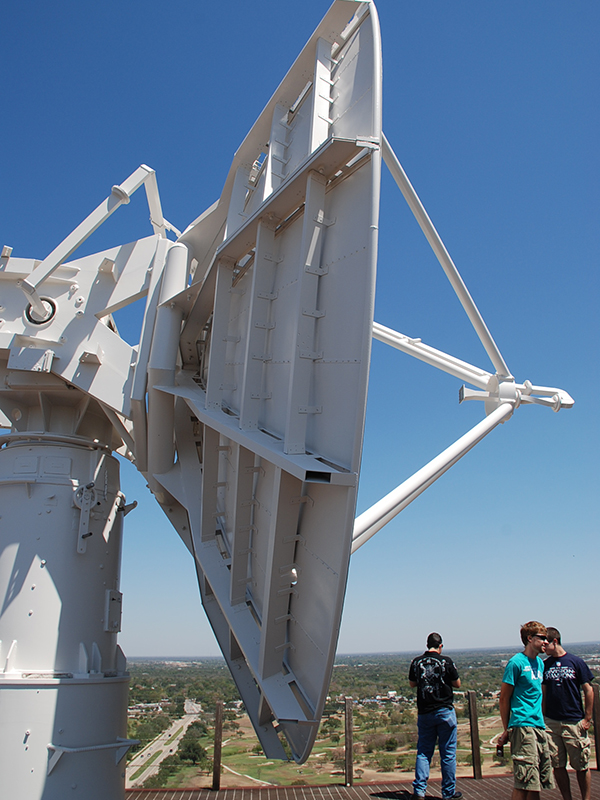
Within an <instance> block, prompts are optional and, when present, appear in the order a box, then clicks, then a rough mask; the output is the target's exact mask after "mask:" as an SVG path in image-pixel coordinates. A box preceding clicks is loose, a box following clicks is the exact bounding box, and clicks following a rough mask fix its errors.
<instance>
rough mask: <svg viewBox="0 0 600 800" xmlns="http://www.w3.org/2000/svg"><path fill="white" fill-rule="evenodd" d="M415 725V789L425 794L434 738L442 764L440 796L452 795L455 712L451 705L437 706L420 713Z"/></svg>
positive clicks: (453, 784) (454, 766) (454, 757)
mask: <svg viewBox="0 0 600 800" xmlns="http://www.w3.org/2000/svg"><path fill="white" fill-rule="evenodd" d="M418 728H419V742H418V744H417V764H416V767H415V779H414V781H413V789H414V792H415V794H420V795H424V794H425V791H426V789H427V780H428V778H429V765H430V764H431V758H432V756H433V751H434V750H435V743H436V741H437V742H438V743H439V747H440V762H441V767H442V796H443V797H452V796H453V795H454V791H455V789H456V713H455V711H454V709H453V708H439V709H438V710H437V711H432V712H431V713H429V714H419V717H418Z"/></svg>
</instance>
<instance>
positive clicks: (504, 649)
mask: <svg viewBox="0 0 600 800" xmlns="http://www.w3.org/2000/svg"><path fill="white" fill-rule="evenodd" d="M563 647H564V648H565V650H568V648H569V647H578V648H579V647H595V648H597V649H598V652H600V639H598V640H592V641H587V642H564V643H563ZM444 650H445V652H447V653H502V654H504V653H509V652H519V649H518V648H517V650H515V647H514V646H512V645H505V646H504V645H497V646H495V647H456V648H447V647H445V646H444ZM422 652H424V651H423V650H394V651H391V650H390V651H386V650H382V651H381V652H358V651H357V652H354V653H337V654H336V659H337V658H358V657H361V658H363V657H365V656H411V655H414V654H415V653H422ZM199 660H203V661H209V660H210V661H222V662H223V663H224V664H226V661H225V659H224V658H223V656H222V655H212V656H179V655H174V656H127V661H199ZM334 666H335V661H334Z"/></svg>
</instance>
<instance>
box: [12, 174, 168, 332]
mask: <svg viewBox="0 0 600 800" xmlns="http://www.w3.org/2000/svg"><path fill="white" fill-rule="evenodd" d="M143 184H146V196H147V198H148V206H149V208H150V221H151V223H152V227H153V229H154V233H157V234H159V235H160V236H162V237H165V236H166V228H167V227H168V228H170V227H171V226H170V225H169V224H168V223H166V222H165V220H164V219H163V215H162V209H161V205H160V197H159V195H158V186H157V183H156V173H155V172H154V170H153V169H151V168H150V167H147V166H145V165H144V164H142V166H140V167H138V168H137V169H136V171H135V172H134V173H133V174H131V175H130V176H129V177H128V178H127V179H126V180H125V181H124V182H123V183H122V184H121V185H120V186H113V187H112V190H111V193H110V195H109V196H108V197H107V198H106V200H104V201H103V202H102V203H100V205H99V206H98V207H97V208H95V209H94V211H92V213H91V214H89V215H88V216H87V217H86V218H85V219H84V220H83V222H81V223H80V224H79V225H78V226H77V227H76V228H75V230H74V231H72V232H71V233H70V234H69V235H68V236H67V238H66V239H64V240H63V241H62V242H61V243H60V244H59V245H58V246H57V247H55V248H54V250H53V251H52V252H51V253H50V255H48V256H46V258H45V259H44V260H43V261H42V263H41V264H39V265H38V266H37V267H36V268H35V269H34V270H33V272H32V273H31V274H30V275H29V277H28V278H25V279H24V280H23V281H22V283H21V288H22V289H23V291H24V292H25V295H26V296H27V299H28V300H29V302H30V303H31V305H32V307H33V308H34V310H35V311H36V313H37V314H38V315H39V317H40V319H41V320H44V319H46V318H47V317H48V316H49V312H48V309H47V308H46V307H45V306H44V305H43V303H42V301H41V299H40V297H39V294H38V291H37V290H38V288H39V286H40V285H41V284H42V283H43V282H44V281H45V280H47V279H48V278H49V277H50V276H51V275H52V274H53V273H54V272H55V271H56V270H57V269H58V267H60V265H61V264H62V263H63V262H64V261H65V260H66V259H67V258H69V256H70V255H71V254H72V253H73V252H74V251H75V250H76V249H77V248H78V247H79V245H80V244H82V243H83V242H85V240H86V239H87V238H88V237H89V236H91V235H92V233H94V231H95V230H97V229H98V228H99V227H100V225H102V223H103V222H105V221H106V220H107V219H108V218H109V217H110V216H111V215H112V214H114V212H115V211H116V210H117V208H119V206H122V205H123V204H126V203H129V200H130V196H131V195H132V194H133V193H134V192H135V191H137V189H139V188H140V186H142V185H143Z"/></svg>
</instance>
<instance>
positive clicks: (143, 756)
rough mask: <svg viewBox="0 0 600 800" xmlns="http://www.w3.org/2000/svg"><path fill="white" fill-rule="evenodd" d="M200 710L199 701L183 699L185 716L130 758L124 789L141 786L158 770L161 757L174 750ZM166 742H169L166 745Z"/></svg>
mask: <svg viewBox="0 0 600 800" xmlns="http://www.w3.org/2000/svg"><path fill="white" fill-rule="evenodd" d="M201 710H202V709H201V706H200V704H199V703H194V702H192V701H191V700H186V701H185V716H183V717H180V718H179V719H177V720H175V722H173V724H172V725H171V726H170V727H169V728H167V730H166V731H163V732H162V733H161V734H160V735H159V736H157V737H156V739H153V740H152V741H151V742H150V743H149V744H147V745H146V747H144V749H143V750H140V751H139V753H136V754H135V756H134V758H132V759H131V761H130V762H129V764H128V765H127V769H126V771H125V788H126V789H130V788H133V787H139V786H142V784H143V783H144V781H145V780H147V779H148V778H149V777H150V776H151V775H154V774H155V773H157V772H158V768H159V766H160V762H161V761H162V760H163V758H166V757H167V756H168V755H171V754H172V753H175V752H176V750H177V747H178V745H179V741H180V739H181V738H182V736H183V734H184V733H185V732H186V730H187V729H188V726H189V725H191V724H192V722H196V720H197V719H198V715H199V713H200V711H201ZM176 732H178V733H177V736H176V738H174V739H173V741H171V742H169V739H171V737H172V736H174V735H175V733H176ZM167 742H169V744H168V745H167ZM155 756H156V757H155ZM145 764H148V767H147V768H146V769H145V770H144V771H143V772H140V774H139V775H137V777H136V778H135V780H134V778H133V776H134V775H135V774H136V772H137V771H138V770H139V769H140V768H141V767H143V766H144V765H145Z"/></svg>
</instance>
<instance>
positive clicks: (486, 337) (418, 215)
mask: <svg viewBox="0 0 600 800" xmlns="http://www.w3.org/2000/svg"><path fill="white" fill-rule="evenodd" d="M381 152H382V155H383V160H384V161H385V164H386V166H387V168H388V169H389V171H390V172H391V173H392V177H393V178H394V180H395V181H396V183H397V184H398V188H399V189H400V191H401V192H402V194H403V195H404V199H405V200H406V202H407V203H408V205H409V207H410V210H411V211H412V212H413V214H414V215H415V219H416V220H417V222H418V223H419V226H420V228H421V230H422V231H423V233H424V234H425V237H426V239H427V241H428V242H429V244H430V245H431V248H432V250H433V252H434V253H435V255H436V257H437V259H438V261H439V262H440V264H441V266H442V269H443V270H444V272H445V273H446V277H447V278H448V280H449V281H450V283H451V285H452V288H453V289H454V291H455V292H456V296H457V297H458V299H459V300H460V303H461V305H462V307H463V308H464V310H465V311H466V313H467V316H468V317H469V319H470V321H471V324H472V325H473V327H474V328H475V331H476V333H477V335H478V336H479V338H480V340H481V343H482V344H483V346H484V347H485V350H486V353H487V354H488V356H489V357H490V360H491V362H492V364H493V365H494V367H495V368H496V372H497V373H498V377H500V378H510V377H511V374H510V370H509V369H508V367H507V366H506V363H505V361H504V358H503V357H502V354H501V353H500V350H499V349H498V346H497V344H496V342H495V341H494V340H493V339H492V335H491V333H490V332H489V330H488V328H487V325H486V324H485V322H484V321H483V317H482V316H481V314H480V313H479V309H478V308H477V306H476V305H475V302H474V301H473V298H472V297H471V295H470V294H469V290H468V289H467V287H466V285H465V282H464V281H463V279H462V278H461V276H460V273H459V271H458V270H457V268H456V265H455V264H454V262H453V261H452V259H451V258H450V254H449V253H448V251H447V250H446V246H445V245H444V243H443V242H442V240H441V238H440V235H439V233H438V232H437V231H436V229H435V227H434V225H433V222H432V221H431V220H430V219H429V215H428V214H427V211H425V207H424V206H423V203H422V202H421V200H420V199H419V196H418V195H417V193H416V192H415V190H414V188H413V186H412V184H411V182H410V181H409V179H408V177H407V175H406V172H404V169H403V168H402V164H401V163H400V162H399V161H398V157H397V156H396V154H395V153H394V151H393V150H392V148H391V146H390V143H389V142H388V140H387V139H386V138H385V136H384V134H383V133H382V134H381Z"/></svg>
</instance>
